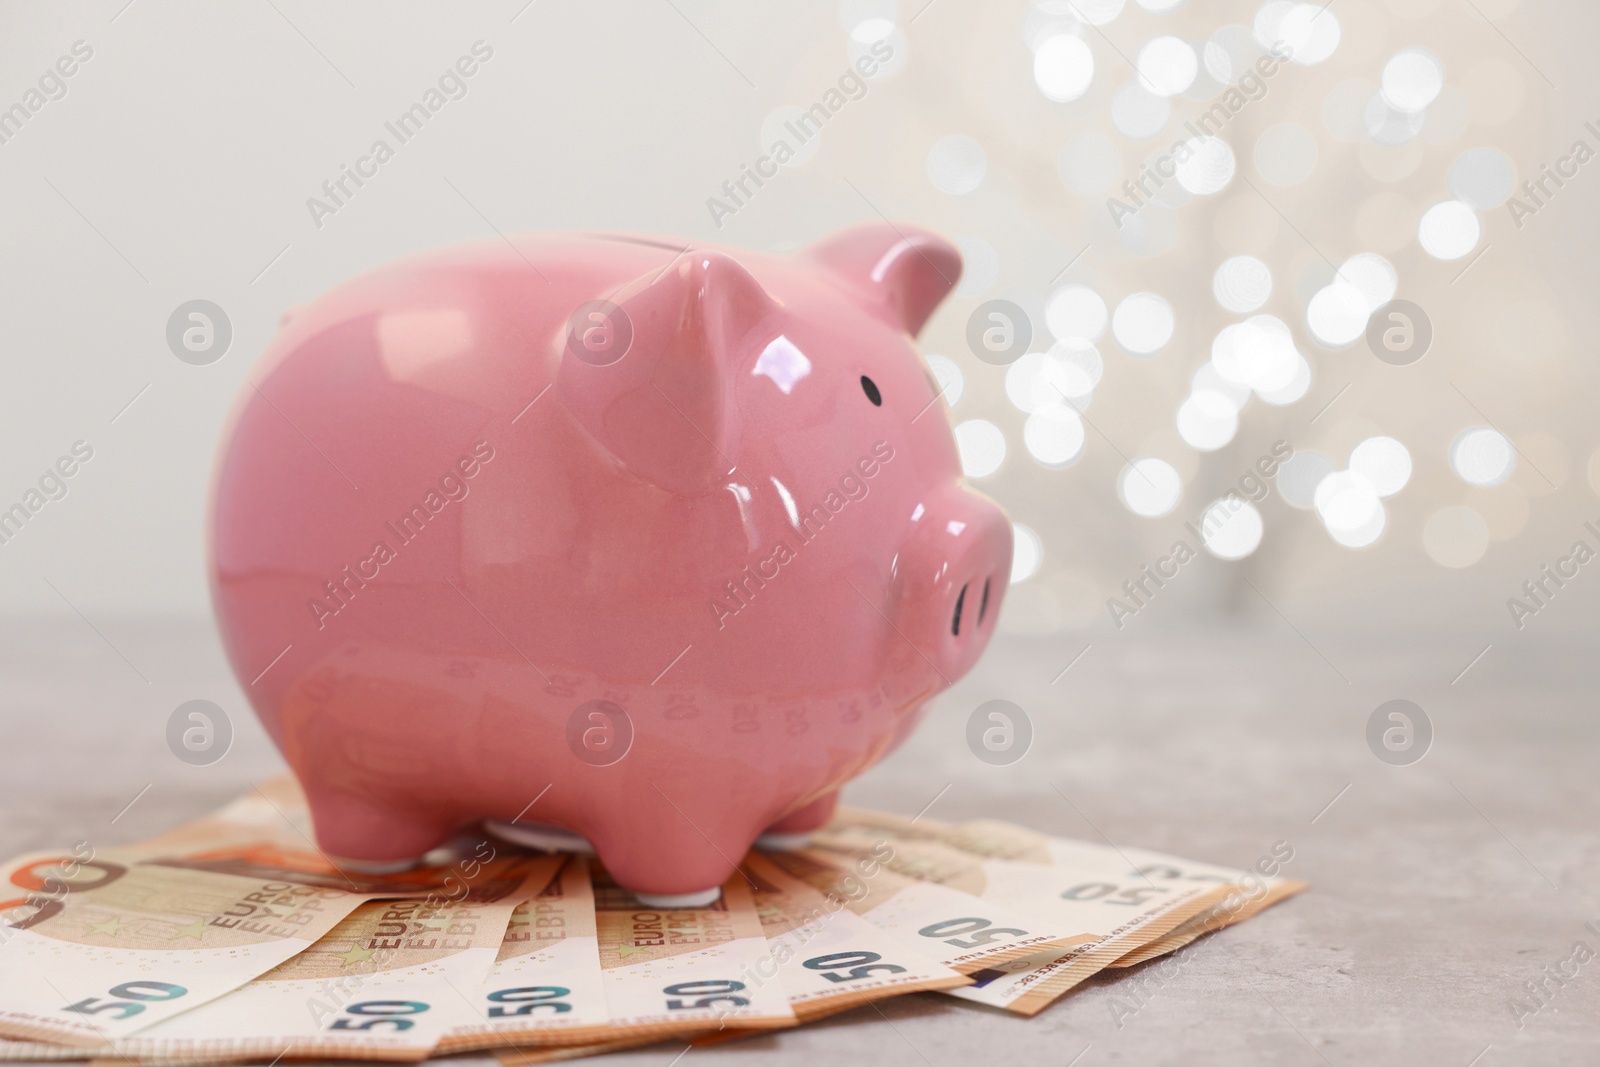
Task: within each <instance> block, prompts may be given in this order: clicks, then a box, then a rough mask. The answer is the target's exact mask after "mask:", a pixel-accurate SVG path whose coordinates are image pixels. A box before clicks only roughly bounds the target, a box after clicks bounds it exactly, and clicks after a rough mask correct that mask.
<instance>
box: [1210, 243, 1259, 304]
mask: <svg viewBox="0 0 1600 1067" xmlns="http://www.w3.org/2000/svg"><path fill="white" fill-rule="evenodd" d="M1211 292H1212V294H1213V295H1214V296H1216V298H1217V303H1219V304H1221V305H1222V306H1223V308H1224V309H1226V310H1228V311H1232V312H1234V313H1236V314H1240V315H1243V314H1247V313H1249V312H1251V311H1255V310H1256V309H1258V308H1260V307H1261V305H1262V304H1265V303H1266V302H1267V298H1268V297H1270V296H1271V295H1272V270H1271V269H1270V268H1269V267H1268V266H1267V265H1266V264H1265V263H1263V262H1261V260H1259V259H1257V258H1256V257H1255V256H1234V257H1232V258H1231V259H1225V260H1223V261H1222V265H1221V266H1219V267H1218V268H1217V273H1216V274H1215V275H1214V276H1213V277H1212V279H1211Z"/></svg>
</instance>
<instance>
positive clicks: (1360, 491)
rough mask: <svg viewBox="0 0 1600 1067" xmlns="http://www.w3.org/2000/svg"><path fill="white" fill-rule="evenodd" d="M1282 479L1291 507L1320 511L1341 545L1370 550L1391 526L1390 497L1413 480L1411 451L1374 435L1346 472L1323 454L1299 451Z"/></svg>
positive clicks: (1352, 457) (1353, 455)
mask: <svg viewBox="0 0 1600 1067" xmlns="http://www.w3.org/2000/svg"><path fill="white" fill-rule="evenodd" d="M1276 480H1277V484H1278V494H1279V495H1280V496H1282V497H1283V499H1284V502H1285V503H1287V504H1289V505H1290V506H1291V507H1297V508H1314V509H1316V512H1317V517H1318V518H1320V519H1321V520H1322V524H1323V526H1324V528H1326V530H1327V531H1328V536H1329V537H1331V538H1333V540H1334V541H1335V543H1337V544H1340V545H1343V546H1344V547H1346V548H1365V547H1366V546H1368V545H1370V544H1373V543H1374V542H1376V541H1377V540H1378V538H1379V537H1380V536H1382V534H1383V531H1384V529H1385V527H1386V526H1387V525H1388V512H1387V510H1386V509H1385V508H1384V504H1383V501H1384V499H1385V498H1387V497H1391V496H1394V495H1395V494H1396V493H1398V492H1399V491H1400V490H1401V489H1404V488H1405V486H1406V484H1407V483H1408V482H1409V481H1410V480H1411V453H1410V451H1408V450H1407V449H1406V446H1405V445H1403V444H1401V443H1400V442H1399V441H1397V440H1395V439H1394V438H1393V437H1369V438H1367V439H1366V440H1364V441H1362V442H1361V443H1360V444H1358V445H1356V447H1355V448H1354V449H1352V450H1351V452H1350V459H1349V464H1348V466H1347V467H1346V469H1344V470H1339V469H1336V468H1335V467H1334V464H1333V461H1332V460H1331V459H1329V458H1328V457H1327V456H1324V455H1322V454H1321V453H1320V452H1296V453H1294V455H1292V456H1290V457H1289V458H1288V459H1287V460H1286V461H1284V463H1283V465H1282V466H1280V467H1279V468H1278V473H1277V475H1276Z"/></svg>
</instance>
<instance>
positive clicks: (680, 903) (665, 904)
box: [634, 885, 722, 911]
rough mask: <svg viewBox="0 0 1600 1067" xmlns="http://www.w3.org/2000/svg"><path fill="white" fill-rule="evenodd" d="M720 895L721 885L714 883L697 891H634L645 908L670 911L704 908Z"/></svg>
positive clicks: (713, 902)
mask: <svg viewBox="0 0 1600 1067" xmlns="http://www.w3.org/2000/svg"><path fill="white" fill-rule="evenodd" d="M721 895H722V887H721V886H720V885H714V886H712V887H711V888H710V889H702V890H701V891H700V892H698V893H635V894H634V896H635V897H637V898H638V900H639V903H641V904H643V905H644V906H645V907H647V908H660V909H662V910H663V911H671V910H673V909H677V908H704V907H707V906H708V905H711V904H715V903H716V902H717V898H718V897H720V896H721Z"/></svg>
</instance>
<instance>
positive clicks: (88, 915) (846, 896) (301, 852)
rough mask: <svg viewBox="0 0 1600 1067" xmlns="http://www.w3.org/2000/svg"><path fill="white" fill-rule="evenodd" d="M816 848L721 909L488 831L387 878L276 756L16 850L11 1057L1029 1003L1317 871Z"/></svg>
mask: <svg viewBox="0 0 1600 1067" xmlns="http://www.w3.org/2000/svg"><path fill="white" fill-rule="evenodd" d="M814 845H815V847H812V848H809V849H806V850H802V851H800V852H784V853H760V852H756V853H751V854H750V855H749V856H747V857H746V858H745V859H744V861H743V862H742V864H741V866H740V872H739V874H738V875H736V876H735V877H734V878H732V879H730V880H729V882H728V883H727V884H726V885H724V886H723V888H722V896H721V899H719V900H718V901H717V902H716V903H714V904H712V905H710V906H708V907H705V908H686V909H660V908H650V907H646V906H644V905H643V904H641V903H640V902H639V901H638V900H637V898H635V897H634V896H633V895H632V894H631V893H629V892H627V891H626V890H624V889H622V888H621V887H619V886H617V885H616V884H615V883H614V882H613V881H612V880H611V879H610V877H609V875H608V874H607V873H606V872H605V870H604V869H603V868H602V867H600V865H599V864H598V863H596V862H594V861H592V860H589V859H586V858H584V857H582V856H558V855H550V854H541V853H532V852H529V851H526V850H523V849H520V848H516V847H513V846H510V845H506V844H503V843H500V842H498V841H493V840H492V839H490V838H487V837H485V836H483V835H482V834H481V833H476V832H472V831H470V830H468V831H463V832H462V833H460V834H459V835H458V836H457V837H456V838H455V839H453V840H452V841H451V842H450V843H449V844H448V845H447V846H446V847H443V848H441V849H438V850H435V852H433V853H430V854H429V856H428V857H427V858H426V862H425V863H424V864H423V865H422V866H420V867H418V868H416V869H414V870H411V871H408V872H404V873H402V874H397V875H391V876H383V877H378V876H362V875H360V874H358V873H356V872H353V871H345V870H341V869H340V868H339V867H338V866H337V865H336V864H335V863H334V861H332V860H330V859H329V858H328V857H326V856H324V855H323V854H322V853H321V852H320V851H319V850H318V849H317V847H316V845H315V843H314V834H313V832H312V827H311V823H310V816H309V813H308V811H307V809H306V805H305V800H304V797H303V795H302V794H301V793H300V790H299V788H298V786H296V785H295V784H294V782H293V781H292V780H291V779H287V778H282V779H276V780H274V781H271V782H267V783H263V784H262V785H260V786H257V787H255V788H254V789H252V790H251V792H250V793H247V794H245V795H244V796H242V797H240V798H239V799H237V800H236V801H234V802H233V803H231V804H229V805H227V806H226V807H224V808H223V809H221V810H219V811H217V812H215V813H213V814H211V815H208V816H205V817H203V818H201V819H198V820H195V821H194V822H191V823H188V824H185V825H184V826H181V827H178V828H177V829H176V830H173V831H171V832H169V833H166V834H163V835H161V836H159V837H156V838H152V839H150V840H148V841H144V842H138V843H135V844H133V845H125V846H118V847H117V848H115V849H114V850H113V849H106V850H102V851H101V852H99V853H98V854H97V853H96V851H95V850H94V849H93V848H91V847H89V846H88V845H87V844H86V843H84V842H80V843H79V844H78V845H77V846H74V847H73V849H71V850H66V851H63V852H61V853H39V854H36V855H32V856H25V857H22V858H21V859H19V860H15V861H13V862H12V863H10V864H8V865H6V866H4V867H0V884H4V885H6V886H7V887H8V888H9V890H10V892H9V893H4V892H0V1061H19V1060H34V1061H45V1062H49V1061H66V1060H78V1061H82V1060H85V1059H90V1058H91V1057H93V1058H94V1059H92V1060H91V1067H95V1065H96V1064H99V1065H103V1067H158V1065H161V1064H169V1063H170V1064H173V1065H175V1067H199V1065H200V1064H203V1063H230V1062H233V1063H237V1062H246V1061H250V1062H256V1063H260V1064H266V1063H268V1062H269V1061H277V1062H285V1063H287V1062H289V1061H291V1060H293V1059H295V1058H301V1059H304V1058H305V1057H336V1058H338V1059H341V1060H346V1061H353V1060H417V1059H421V1058H423V1057H426V1056H428V1055H430V1054H438V1053H445V1052H452V1051H463V1050H467V1049H493V1051H494V1054H495V1055H496V1056H497V1057H498V1058H499V1059H500V1061H501V1062H502V1063H503V1064H505V1065H507V1067H513V1065H528V1064H535V1063H548V1062H555V1061H559V1060H567V1059H576V1058H579V1057H583V1056H589V1055H595V1054H599V1053H604V1052H611V1051H618V1050H622V1049H626V1048H633V1047H637V1046H640V1045H646V1044H652V1043H655V1042H658V1041H662V1040H669V1041H675V1042H678V1043H679V1045H678V1047H679V1048H680V1050H681V1049H683V1048H684V1045H683V1044H682V1043H683V1042H689V1043H691V1044H693V1045H701V1044H714V1043H718V1042H720V1041H725V1040H729V1039H731V1038H734V1037H739V1036H748V1035H751V1034H756V1033H762V1032H771V1031H772V1030H774V1029H776V1028H781V1027H786V1026H794V1025H796V1024H798V1023H802V1022H809V1021H812V1020H815V1019H819V1018H822V1017H824V1016H827V1015H831V1014H834V1013H836V1012H841V1011H847V1010H849V1009H851V1008H853V1007H857V1006H859V1005H862V1004H867V1003H871V1002H872V1001H874V1000H878V999H881V998H887V997H892V996H897V995H900V994H904V993H910V992H916V991H937V992H943V993H946V994H948V995H950V996H953V997H958V998H962V999H966V1000H970V1001H975V1002H978V1003H981V1004H985V1005H989V1006H993V1007H1000V1008H1004V1009H1006V1010H1009V1011H1012V1012H1016V1013H1019V1014H1023V1015H1032V1014H1034V1013H1036V1012H1038V1011H1040V1010H1041V1009H1042V1008H1044V1006H1045V1005H1047V1004H1049V1003H1050V1002H1051V1001H1053V1000H1054V999H1056V998H1057V997H1059V996H1061V995H1062V994H1063V993H1066V992H1068V991H1069V990H1070V989H1072V987H1073V986H1075V985H1076V984H1077V983H1079V982H1081V981H1082V980H1083V979H1084V978H1086V977H1088V976H1089V975H1091V974H1094V973H1095V972H1097V971H1100V970H1102V969H1105V968H1108V967H1110V968H1123V967H1129V966H1132V965H1134V964H1136V963H1140V962H1143V961H1145V960H1148V959H1152V958H1154V957H1155V956H1158V955H1161V954H1162V953H1165V952H1171V951H1174V950H1175V949H1178V948H1181V947H1182V946H1184V945H1186V944H1188V943H1190V942H1191V941H1193V940H1194V939H1195V938H1197V937H1200V936H1201V935H1203V934H1205V933H1206V932H1208V931H1210V930H1215V929H1218V928H1219V927H1221V926H1225V925H1228V924H1230V923H1234V922H1239V921H1241V920H1243V919H1245V918H1248V917H1250V916H1251V915H1254V914H1256V913H1257V912H1259V911H1260V910H1261V909H1263V908H1265V907H1268V906H1270V905H1271V904H1273V903H1275V902H1277V901H1278V900H1281V899H1283V898H1284V897H1287V896H1290V895H1292V894H1294V893H1296V892H1299V891H1300V890H1301V889H1304V888H1305V887H1306V885H1305V883H1303V882H1298V881H1294V880H1291V879H1288V878H1285V877H1283V876H1282V875H1281V874H1280V873H1279V871H1280V868H1281V866H1282V864H1283V863H1286V862H1288V860H1289V859H1292V856H1293V852H1292V849H1287V846H1286V845H1285V844H1284V843H1282V842H1280V843H1279V845H1280V846H1283V847H1284V849H1287V851H1286V852H1282V851H1280V848H1279V846H1274V849H1273V853H1272V855H1270V856H1264V857H1263V858H1262V859H1261V861H1259V862H1258V864H1257V867H1256V869H1255V870H1248V871H1241V870H1236V869H1233V868H1227V867H1219V866H1214V865H1210V864H1202V863H1195V862H1193V861H1189V860H1184V859H1179V858H1177V857H1174V856H1169V855H1165V854H1162V853H1156V852H1150V851H1147V850H1142V849H1125V848H1122V849H1119V848H1116V847H1114V846H1112V845H1110V844H1091V843H1086V842H1080V841H1071V840H1066V839H1063V838H1055V837H1051V836H1049V835H1046V834H1041V833H1037V832H1035V831H1032V830H1027V829H1024V828H1021V827H1017V826H1012V825H1010V824H1008V823H1002V822H996V821H992V820H974V821H971V822H965V823H941V822H938V821H935V820H931V819H920V818H919V819H916V820H912V819H907V818H903V817H900V816H894V815H885V814H881V813H875V812H866V811H859V810H851V809H841V810H840V811H839V813H838V815H837V817H836V818H835V819H834V821H833V822H832V823H831V824H830V825H829V826H828V827H826V828H825V829H824V830H822V831H820V832H819V833H818V834H817V835H816V839H815V842H814ZM5 897H10V899H4V898H5ZM667 1051H668V1052H669V1053H670V1050H667Z"/></svg>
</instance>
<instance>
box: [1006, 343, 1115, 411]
mask: <svg viewBox="0 0 1600 1067" xmlns="http://www.w3.org/2000/svg"><path fill="white" fill-rule="evenodd" d="M1104 370H1105V362H1104V360H1102V359H1101V357H1100V350H1099V349H1097V348H1096V347H1095V346H1094V345H1093V344H1091V343H1090V342H1088V341H1085V340H1082V339H1081V338H1075V339H1073V340H1070V341H1057V342H1056V343H1055V344H1054V345H1052V346H1050V350H1049V351H1048V352H1029V353H1027V354H1026V355H1024V356H1023V357H1022V358H1021V359H1019V360H1017V361H1016V362H1015V363H1013V364H1011V366H1009V367H1007V368H1006V399H1008V400H1010V401H1011V404H1012V406H1013V407H1015V408H1016V409H1017V410H1018V411H1021V412H1023V413H1024V414H1029V415H1031V414H1033V413H1034V412H1035V411H1039V410H1040V409H1042V408H1046V407H1049V406H1051V405H1052V404H1062V403H1071V404H1072V405H1073V406H1074V407H1077V408H1078V409H1079V410H1082V409H1084V408H1087V407H1088V406H1089V405H1088V400H1089V398H1090V397H1091V395H1092V394H1093V393H1094V389H1095V386H1097V385H1099V384H1100V376H1101V375H1102V374H1103V373H1104Z"/></svg>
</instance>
